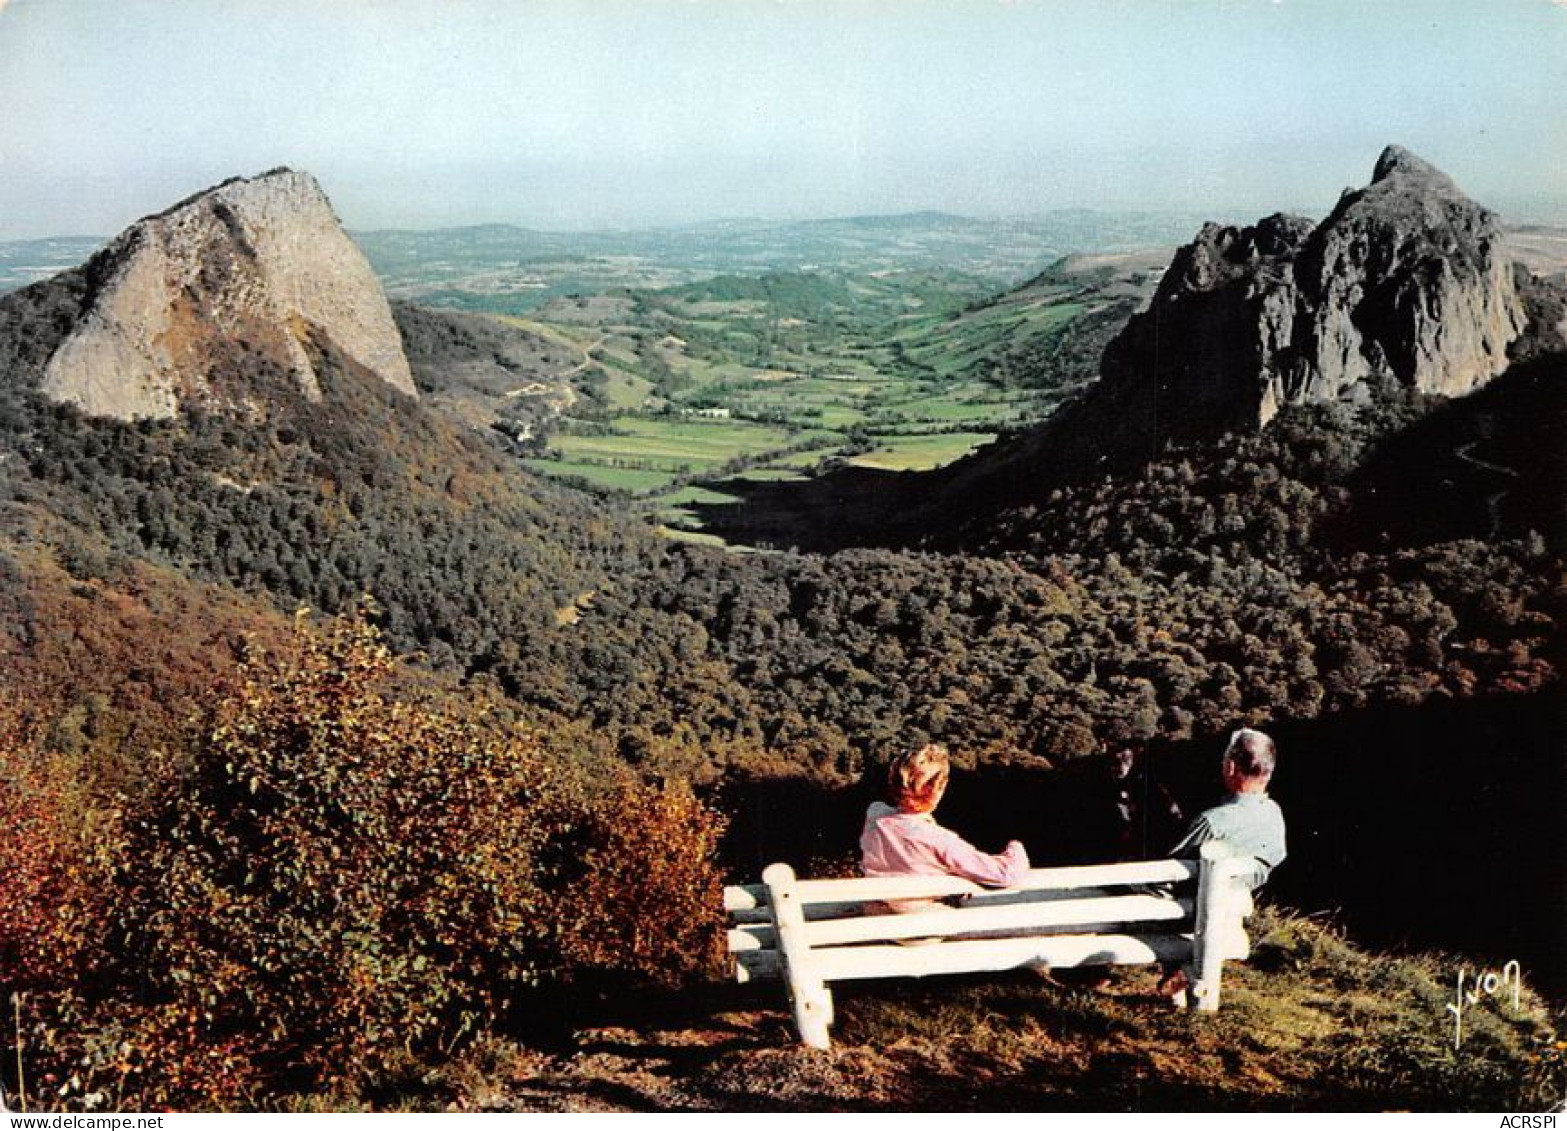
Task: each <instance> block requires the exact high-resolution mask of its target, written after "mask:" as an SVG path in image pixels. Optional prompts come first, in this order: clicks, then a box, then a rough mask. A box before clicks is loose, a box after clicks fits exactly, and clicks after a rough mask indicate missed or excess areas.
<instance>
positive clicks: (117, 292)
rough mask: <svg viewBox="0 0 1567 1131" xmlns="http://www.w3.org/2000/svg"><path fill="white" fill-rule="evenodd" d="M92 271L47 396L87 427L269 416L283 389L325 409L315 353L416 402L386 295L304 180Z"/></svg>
mask: <svg viewBox="0 0 1567 1131" xmlns="http://www.w3.org/2000/svg"><path fill="white" fill-rule="evenodd" d="M85 270H86V275H87V278H88V282H89V290H88V298H87V301H86V303H85V304H84V307H83V310H82V313H81V316H80V317H79V319H78V320H77V322H76V324H75V326H74V327H73V328H72V330H71V332H70V333H69V334H68V335H66V337H65V339H64V340H63V341H62V342H61V343H60V345H59V347H58V348H57V349H56V350H55V352H54V353H53V355H52V356H51V357H50V358H49V360H48V363H47V364H46V366H45V369H44V373H43V380H42V384H41V388H42V391H43V392H44V394H45V395H47V396H49V397H51V398H52V399H54V400H57V401H63V402H68V403H71V404H75V405H78V406H79V407H80V408H81V409H82V410H83V411H85V412H87V413H90V414H93V415H97V416H111V417H117V418H120V419H125V420H129V419H134V418H138V417H155V418H164V417H169V416H172V415H174V414H175V413H176V412H177V411H178V410H179V408H180V407H181V406H182V405H188V404H201V405H204V406H209V407H215V408H221V409H227V410H238V411H241V412H245V413H248V414H260V413H264V412H265V406H266V403H267V400H268V398H269V396H271V395H275V393H276V392H277V391H279V390H283V389H288V390H294V391H297V392H299V393H301V394H303V395H304V396H305V397H307V398H309V399H312V400H316V399H319V398H320V395H321V389H320V384H319V379H318V374H317V372H316V369H315V366H314V364H313V363H312V360H311V357H312V352H313V350H328V349H330V350H335V351H336V352H337V353H338V354H339V355H340V356H341V357H343V358H345V359H347V360H349V361H351V362H355V363H357V364H359V365H361V366H363V367H364V368H366V369H368V370H370V371H371V372H373V373H375V374H377V375H378V376H380V377H381V379H382V380H384V381H386V382H387V383H388V384H390V385H392V386H393V387H394V388H396V389H398V390H399V391H401V392H403V393H406V394H407V395H409V396H416V395H417V394H416V392H415V389H414V384H413V377H412V375H411V374H410V373H409V369H408V361H407V359H406V358H405V357H404V355H403V350H402V342H401V339H400V338H399V336H398V333H397V328H396V325H395V324H394V323H393V321H392V314H391V310H390V308H389V307H388V305H387V301H386V297H385V295H384V294H383V293H382V291H381V287H380V284H379V282H378V281H377V280H376V278H375V275H374V274H373V273H372V272H371V270H370V266H369V264H368V263H367V262H366V261H365V258H364V256H363V255H362V254H361V253H360V251H359V249H358V248H357V247H355V246H354V244H353V242H352V241H351V240H350V239H349V238H348V236H347V234H346V233H344V231H343V229H342V226H341V225H340V224H339V222H338V219H337V217H336V215H335V214H334V213H333V211H332V206H331V204H330V203H329V202H328V201H327V198H326V196H325V194H324V193H322V191H321V188H320V186H319V185H317V184H316V182H315V180H314V179H313V178H312V177H310V176H309V175H307V174H304V173H296V172H292V171H290V170H286V169H282V170H276V171H274V172H271V173H266V174H264V175H262V176H259V177H256V178H253V179H250V180H234V181H229V182H226V183H224V184H222V185H219V186H218V187H216V188H214V189H211V190H209V191H207V192H204V193H201V194H199V195H198V196H194V197H192V198H190V199H189V200H186V201H184V202H182V203H180V204H177V205H175V206H174V207H173V208H171V209H169V210H168V211H167V212H163V213H160V214H159V215H156V216H150V217H148V218H146V219H144V220H141V221H138V222H137V223H136V224H134V225H132V226H131V227H130V228H128V229H127V230H126V231H125V232H123V233H122V234H121V235H120V236H119V237H117V238H116V239H115V240H114V241H113V242H112V243H111V244H109V246H108V247H106V248H105V249H104V250H103V251H102V252H100V253H99V254H98V255H97V256H95V257H94V258H93V259H92V260H91V261H90V262H89V263H88V264H87V266H86V269H85Z"/></svg>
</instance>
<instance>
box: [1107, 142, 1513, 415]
mask: <svg viewBox="0 0 1567 1131" xmlns="http://www.w3.org/2000/svg"><path fill="white" fill-rule="evenodd" d="M1525 323H1526V314H1525V309H1524V303H1523V300H1522V298H1521V297H1520V295H1519V293H1518V290H1517V288H1516V286H1515V283H1514V276H1513V270H1512V264H1511V263H1510V261H1509V259H1508V257H1507V255H1506V254H1505V253H1504V250H1503V235H1502V230H1501V226H1500V224H1499V223H1498V221H1497V219H1496V217H1495V216H1494V215H1492V214H1491V213H1490V212H1488V211H1486V210H1485V209H1484V208H1481V207H1480V206H1479V205H1477V204H1475V203H1474V202H1473V201H1471V200H1469V199H1468V198H1467V197H1466V196H1464V195H1463V193H1462V192H1460V191H1459V189H1458V188H1457V186H1456V185H1454V184H1453V182H1452V181H1451V180H1450V179H1448V178H1447V177H1446V176H1445V175H1444V174H1442V173H1441V172H1439V171H1438V170H1436V169H1435V168H1433V167H1432V166H1431V165H1429V164H1427V163H1426V162H1424V161H1422V160H1421V159H1420V158H1418V157H1416V156H1414V155H1413V154H1411V153H1409V152H1408V151H1407V150H1403V149H1400V148H1398V147H1397V146H1393V147H1390V148H1388V149H1387V150H1386V151H1384V152H1383V154H1382V156H1381V157H1380V158H1379V159H1378V161H1377V164H1376V170H1375V172H1374V174H1373V176H1372V181H1371V184H1370V185H1368V186H1367V187H1365V188H1363V189H1360V190H1358V191H1348V192H1346V193H1345V194H1344V196H1343V198H1342V199H1340V201H1339V203H1338V206H1337V207H1336V208H1335V209H1334V210H1333V212H1332V214H1331V215H1329V216H1328V218H1327V219H1326V220H1324V221H1323V222H1322V223H1321V224H1319V225H1315V226H1314V225H1313V224H1312V223H1311V222H1310V221H1309V220H1304V219H1301V218H1299V217H1292V216H1282V215H1276V216H1270V217H1268V218H1267V219H1265V220H1262V221H1260V222H1259V223H1258V224H1256V225H1255V226H1253V227H1247V228H1240V229H1237V228H1233V227H1225V226H1221V225H1218V224H1209V225H1207V226H1206V227H1204V228H1203V230H1202V231H1201V233H1199V235H1198V237H1197V239H1196V240H1195V241H1194V242H1193V243H1191V244H1190V245H1188V246H1187V247H1185V248H1182V249H1181V251H1180V252H1179V253H1178V254H1177V255H1176V257H1175V259H1174V261H1173V262H1172V263H1171V265H1170V268H1169V270H1168V271H1167V272H1166V274H1165V277H1164V279H1163V280H1162V281H1161V283H1160V286H1159V290H1158V292H1157V294H1156V295H1155V296H1154V299H1153V302H1152V303H1151V305H1150V306H1149V308H1148V309H1147V310H1146V311H1144V312H1142V313H1141V314H1139V315H1138V316H1137V317H1135V318H1134V319H1133V320H1132V321H1131V322H1130V323H1128V325H1127V327H1126V328H1125V330H1124V331H1123V332H1122V333H1121V335H1120V336H1119V337H1118V338H1117V339H1116V340H1115V341H1114V342H1112V343H1111V345H1110V347H1109V348H1108V349H1107V350H1106V352H1105V357H1104V363H1103V393H1104V395H1107V396H1110V397H1112V398H1115V399H1118V400H1122V401H1125V402H1128V403H1130V402H1133V401H1136V402H1139V408H1140V409H1142V410H1143V411H1151V412H1158V413H1159V416H1160V419H1159V420H1158V421H1157V423H1156V424H1154V427H1155V428H1156V429H1157V431H1158V432H1159V433H1161V434H1163V435H1165V436H1182V435H1192V434H1198V433H1211V432H1213V431H1216V430H1219V429H1222V428H1229V427H1237V426H1239V427H1245V426H1252V427H1256V426H1261V425H1264V424H1266V423H1267V422H1268V421H1269V420H1270V419H1272V417H1273V416H1274V415H1275V414H1276V413H1277V412H1278V410H1279V409H1280V408H1281V407H1283V406H1284V405H1286V404H1294V403H1302V402H1309V401H1322V400H1332V399H1336V398H1340V397H1346V396H1347V397H1354V396H1357V395H1360V394H1362V393H1363V392H1365V391H1366V390H1367V389H1369V388H1370V387H1371V386H1373V385H1374V384H1375V383H1376V382H1378V381H1381V380H1389V379H1391V380H1396V381H1399V382H1402V383H1403V384H1404V385H1406V386H1410V387H1413V388H1415V389H1419V390H1421V391H1423V392H1430V393H1438V394H1442V395H1446V396H1460V395H1462V394H1464V393H1468V392H1471V391H1473V390H1475V389H1477V388H1479V387H1480V386H1482V385H1484V384H1485V383H1486V382H1487V381H1489V380H1490V379H1491V378H1492V377H1494V376H1496V375H1497V374H1499V373H1501V372H1502V370H1504V369H1505V368H1506V367H1507V365H1508V347H1509V345H1510V344H1511V343H1512V342H1513V341H1514V340H1515V339H1516V338H1517V337H1518V336H1519V335H1520V334H1521V333H1522V332H1523V329H1524V326H1525ZM1149 400H1152V401H1154V402H1155V407H1154V408H1151V409H1150V408H1148V406H1147V405H1146V403H1145V402H1147V401H1149Z"/></svg>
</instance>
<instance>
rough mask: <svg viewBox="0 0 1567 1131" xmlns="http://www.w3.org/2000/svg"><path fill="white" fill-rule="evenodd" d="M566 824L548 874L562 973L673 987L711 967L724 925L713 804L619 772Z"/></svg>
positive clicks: (719, 827) (685, 790)
mask: <svg viewBox="0 0 1567 1131" xmlns="http://www.w3.org/2000/svg"><path fill="white" fill-rule="evenodd" d="M571 824H572V825H573V829H572V832H571V833H570V834H569V835H568V836H566V837H564V838H563V839H562V841H561V842H560V843H559V844H558V845H556V846H555V852H554V858H555V866H554V869H553V874H552V876H551V878H550V880H549V881H548V883H549V886H550V891H551V911H550V916H549V917H550V921H551V922H552V923H553V924H554V926H555V929H556V932H557V934H556V938H555V945H554V948H553V949H554V950H555V952H556V954H557V955H558V958H559V962H560V965H559V967H558V969H559V972H560V974H561V976H562V977H564V978H565V979H567V980H572V981H576V980H580V979H582V978H584V977H591V976H593V975H595V974H599V975H602V974H606V973H607V974H612V975H620V976H630V977H632V978H635V979H643V980H646V981H648V982H651V983H655V984H659V985H663V986H676V985H679V984H681V983H683V982H687V981H690V980H692V979H693V978H697V977H701V976H704V975H710V974H711V973H713V972H714V971H715V970H716V969H717V965H718V962H719V961H720V959H721V957H722V948H721V946H720V943H721V941H722V938H723V925H724V924H723V910H722V907H723V904H722V899H721V882H720V876H719V872H718V868H717V865H716V863H715V860H716V856H717V851H718V839H719V837H720V835H721V834H722V832H723V824H722V822H721V821H720V820H719V819H718V818H717V817H716V816H715V815H714V813H713V812H712V810H710V809H708V808H707V807H706V806H705V805H703V804H702V802H700V801H699V800H697V798H696V797H695V796H694V795H693V794H692V792H691V790H690V787H688V786H686V785H685V784H684V783H679V784H675V785H666V786H663V787H655V786H650V785H646V784H643V783H641V782H639V781H636V780H635V779H632V778H630V777H629V776H627V777H625V778H623V779H622V780H620V781H619V782H618V783H617V784H616V785H615V787H614V788H612V789H610V790H608V791H605V792H602V793H600V794H599V795H598V796H596V797H593V798H591V799H589V800H587V801H586V802H583V803H581V804H580V806H579V807H578V809H577V811H576V812H575V813H574V814H573V819H572V821H571Z"/></svg>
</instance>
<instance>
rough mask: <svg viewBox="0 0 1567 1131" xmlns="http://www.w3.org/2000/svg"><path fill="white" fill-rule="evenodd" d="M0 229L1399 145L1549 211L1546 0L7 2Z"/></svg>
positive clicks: (1184, 200) (962, 195)
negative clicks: (307, 203)
mask: <svg viewBox="0 0 1567 1131" xmlns="http://www.w3.org/2000/svg"><path fill="white" fill-rule="evenodd" d="M0 107H3V110H0V239H22V238H34V237H42V236H49V235H110V234H113V233H114V232H116V231H119V230H120V229H122V228H123V227H125V226H126V225H127V224H129V223H130V222H132V221H133V220H135V219H136V218H138V217H139V216H142V215H145V214H148V213H150V212H155V211H158V210H160V209H162V208H165V207H167V206H168V205H169V204H171V203H173V202H174V201H176V200H178V199H180V198H182V197H185V196H188V195H190V194H191V193H193V192H196V191H199V190H200V189H202V188H205V187H207V186H208V185H211V184H214V183H216V182H218V181H221V180H224V179H226V178H228V177H232V176H239V175H253V174H255V173H258V172H261V171H263V170H265V169H268V168H272V167H275V166H278V165H288V166H291V167H293V168H296V169H303V170H307V171H309V172H311V173H313V174H314V175H315V176H316V177H317V178H318V179H319V180H320V181H321V183H322V185H323V187H324V188H325V189H326V191H327V193H328V194H329V195H330V196H331V198H332V200H333V203H334V205H335V206H336V208H337V211H338V213H339V215H340V216H341V217H342V218H343V220H344V222H345V223H346V224H347V225H348V226H349V227H350V228H352V229H358V230H369V229H377V228H393V227H401V228H435V227H447V226H455V225H463V224H476V223H510V224H518V225H522V226H526V227H533V228H541V229H556V230H580V229H590V228H606V227H650V226H658V225H672V224H683V223H692V222H697V221H702V220H710V219H719V218H736V217H751V218H767V219H806V218H813V217H827V216H844V215H857V214H875V213H895V212H908V211H916V210H923V209H937V210H942V211H948V212H955V213H960V214H964V215H970V216H979V217H995V216H1026V215H1031V214H1036V213H1041V212H1046V211H1050V210H1053V209H1062V208H1094V209H1115V210H1139V211H1169V212H1181V213H1200V214H1203V215H1209V216H1212V217H1214V218H1216V219H1250V218H1254V217H1256V216H1260V215H1263V214H1265V213H1268V212H1272V211H1278V210H1291V211H1300V212H1304V213H1305V214H1307V215H1313V216H1320V215H1322V214H1324V213H1325V212H1326V211H1327V210H1328V209H1329V208H1331V207H1332V204H1333V202H1334V200H1335V199H1336V198H1337V196H1338V194H1339V192H1340V191H1341V190H1342V189H1343V188H1345V187H1346V186H1350V185H1359V184H1363V183H1364V182H1365V181H1366V180H1367V179H1368V178H1369V176H1370V172H1371V167H1372V164H1373V162H1374V161H1375V160H1376V157H1377V154H1378V153H1379V152H1380V151H1381V149H1382V148H1383V147H1384V146H1385V145H1387V144H1390V143H1396V144H1399V145H1403V146H1405V147H1407V148H1409V149H1411V150H1413V151H1414V152H1416V153H1418V154H1420V155H1421V156H1422V157H1424V158H1426V159H1427V160H1429V161H1431V162H1432V163H1433V164H1435V165H1437V166H1438V167H1440V168H1442V169H1443V170H1444V171H1446V172H1447V173H1449V174H1450V175H1451V176H1452V177H1453V178H1454V179H1455V180H1456V181H1457V182H1458V183H1459V185H1460V186H1462V187H1463V188H1464V190H1465V191H1466V192H1468V193H1469V194H1470V195H1471V196H1473V197H1474V198H1475V199H1477V200H1479V201H1481V202H1482V203H1484V204H1486V205H1487V206H1489V207H1491V208H1494V209H1496V210H1497V211H1499V212H1500V213H1502V215H1503V217H1504V218H1505V219H1508V220H1511V221H1515V222H1547V223H1567V160H1564V153H1567V2H1564V0H1489V2H1487V3H1485V4H1475V3H1473V2H1471V0H1380V2H1376V3H1366V2H1363V0H1355V2H1349V0H1093V2H1090V0H1012V2H1000V0H948V2H935V0H898V2H896V3H894V2H893V0H854V2H850V0H835V2H828V0H800V2H779V0H724V2H721V3H720V2H718V0H678V2H676V0H636V2H633V0H591V2H590V0H571V2H568V0H517V2H510V3H508V2H501V0H421V2H414V0H328V2H316V3H302V2H296V0H222V2H219V3H211V2H208V3H197V2H195V0H9V2H8V3H7V2H5V0H0Z"/></svg>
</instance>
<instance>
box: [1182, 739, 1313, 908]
mask: <svg viewBox="0 0 1567 1131" xmlns="http://www.w3.org/2000/svg"><path fill="white" fill-rule="evenodd" d="M1277 760H1278V754H1277V751H1276V750H1275V749H1274V746H1273V739H1271V738H1269V737H1268V736H1267V735H1265V734H1263V733H1262V732H1261V731H1260V730H1252V729H1250V728H1249V727H1242V728H1241V729H1240V730H1238V731H1236V732H1235V733H1234V734H1232V735H1230V743H1229V745H1228V746H1227V747H1226V748H1225V750H1224V764H1223V766H1222V767H1221V772H1222V773H1223V775H1224V788H1225V790H1226V791H1228V793H1229V795H1230V796H1229V797H1228V798H1226V799H1225V800H1224V801H1222V802H1220V803H1219V804H1218V805H1215V806H1214V807H1213V808H1212V809H1208V810H1205V811H1204V812H1203V813H1201V814H1199V815H1198V817H1197V819H1196V820H1195V821H1193V822H1192V823H1191V827H1190V828H1188V829H1187V830H1186V835H1185V836H1184V837H1182V838H1181V841H1180V843H1179V844H1177V845H1176V846H1175V847H1174V848H1173V849H1171V850H1170V855H1171V856H1174V857H1195V856H1196V855H1197V850H1198V849H1199V848H1201V847H1202V846H1203V845H1204V844H1206V843H1207V842H1208V841H1210V840H1222V841H1223V842H1224V843H1225V844H1227V845H1229V846H1230V847H1232V848H1234V849H1235V850H1236V851H1237V852H1239V853H1242V854H1244V855H1246V856H1248V857H1250V858H1251V860H1252V861H1253V863H1252V867H1251V870H1250V872H1248V873H1247V874H1246V875H1245V876H1244V877H1243V879H1244V880H1245V882H1246V886H1247V887H1248V888H1250V889H1251V890H1252V891H1256V890H1257V889H1258V888H1260V887H1261V886H1262V885H1263V884H1264V883H1265V882H1266V881H1267V879H1268V876H1269V874H1271V873H1272V871H1273V869H1275V868H1277V867H1278V866H1279V865H1280V864H1281V863H1282V862H1283V861H1284V856H1285V851H1284V813H1283V811H1282V810H1281V809H1280V808H1279V803H1278V802H1277V801H1274V800H1273V798H1271V797H1269V796H1268V783H1269V781H1270V780H1272V778H1273V767H1274V765H1275V764H1276V762H1277Z"/></svg>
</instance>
